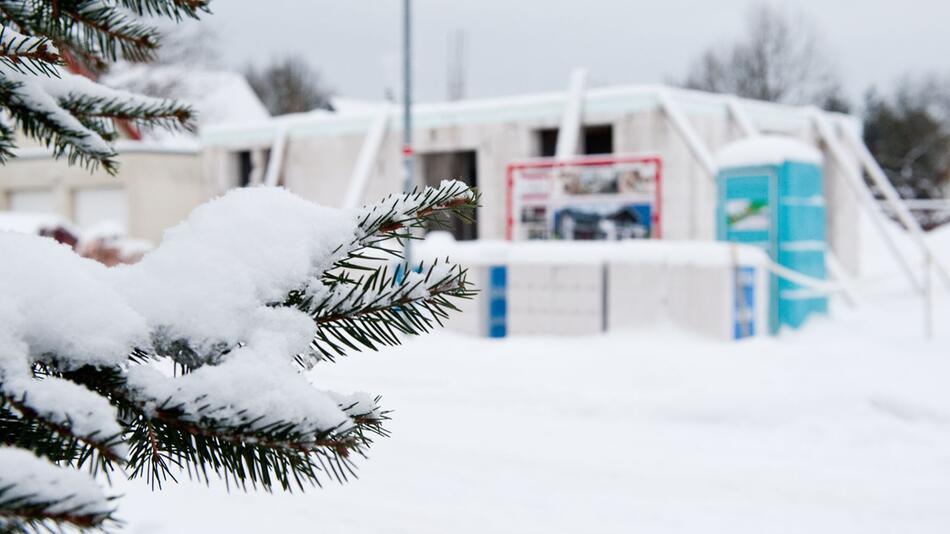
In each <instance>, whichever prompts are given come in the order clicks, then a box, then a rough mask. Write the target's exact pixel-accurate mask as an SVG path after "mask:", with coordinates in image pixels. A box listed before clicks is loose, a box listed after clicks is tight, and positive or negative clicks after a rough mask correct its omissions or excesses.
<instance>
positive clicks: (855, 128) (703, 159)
mask: <svg viewBox="0 0 950 534" xmlns="http://www.w3.org/2000/svg"><path fill="white" fill-rule="evenodd" d="M572 100H573V101H574V102H575V103H577V104H580V105H579V106H575V107H576V108H577V109H578V110H579V114H578V116H577V119H579V120H575V122H574V124H577V128H578V133H579V135H578V142H577V144H576V145H577V146H576V152H577V153H579V154H598V153H613V154H631V153H650V154H655V155H657V156H659V157H660V159H661V160H662V166H663V186H662V187H663V195H662V199H661V203H662V207H661V208H662V209H661V214H662V215H661V218H662V227H663V237H664V238H665V239H677V240H682V239H694V240H697V239H698V240H711V239H714V238H715V224H714V213H715V185H714V183H715V182H714V180H713V179H712V177H711V175H710V173H711V171H710V168H709V167H710V165H714V162H711V161H710V160H712V159H713V158H714V154H715V152H716V151H717V150H718V149H719V148H720V147H722V146H724V145H726V144H728V143H730V142H732V141H734V140H737V139H740V138H742V137H744V136H746V135H748V133H749V130H750V129H754V130H755V131H756V132H757V133H768V134H782V135H787V136H792V137H795V138H798V139H801V140H803V141H805V142H807V143H809V144H811V145H813V146H815V147H817V148H819V149H820V150H823V151H824V150H825V148H826V147H825V145H824V143H819V142H818V134H817V132H816V129H815V127H814V124H813V119H814V116H815V114H816V113H817V114H819V115H821V116H822V117H824V118H825V119H827V120H828V121H829V122H830V123H831V124H833V125H834V128H836V131H839V132H843V131H845V130H850V131H851V132H854V133H860V122H859V121H858V120H857V119H856V118H854V117H850V116H846V115H840V114H830V113H822V112H818V111H816V110H814V109H812V108H803V107H791V106H785V105H778V104H772V103H765V102H758V101H748V100H738V99H735V98H734V97H730V96H725V95H717V94H709V93H702V92H696V91H687V90H681V89H673V88H666V87H657V86H632V87H609V88H598V89H591V90H588V91H586V92H585V93H583V95H582V96H580V97H579V98H574V97H573V94H572V93H571V92H570V91H569V92H560V93H549V94H537V95H526V96H515V97H507V98H492V99H478V100H467V101H459V102H447V103H422V104H417V105H416V106H415V107H414V111H413V121H414V123H413V126H414V131H413V145H414V146H413V148H414V151H415V154H416V158H415V161H416V179H417V182H418V183H419V184H420V185H421V184H429V185H431V184H436V183H438V182H439V181H441V180H443V179H446V178H460V179H462V180H465V181H467V182H468V183H470V184H472V185H475V186H477V187H478V188H479V190H480V191H481V193H482V195H483V196H482V207H481V208H480V209H479V212H478V214H477V225H476V226H475V227H474V228H472V229H471V230H468V231H463V230H458V231H457V232H456V234H457V237H460V238H463V239H467V238H475V237H477V238H485V239H501V238H503V237H504V236H505V225H506V189H507V184H506V170H507V167H508V165H509V164H511V163H512V162H515V161H521V160H525V159H526V158H533V157H540V156H552V155H553V154H554V150H555V145H556V143H557V137H558V131H559V129H561V128H563V127H564V126H562V125H563V124H565V120H566V119H565V117H566V116H567V115H568V114H567V113H566V112H565V110H566V109H571V102H572ZM339 107H340V109H339V111H338V112H337V113H329V112H324V111H319V112H313V113H306V114H297V115H287V116H282V117H275V118H272V119H268V120H263V121H257V122H248V123H245V124H225V125H219V126H215V127H211V128H207V129H205V130H204V132H203V135H202V143H203V153H204V157H205V158H206V169H207V170H208V171H209V172H210V174H209V175H208V176H207V177H206V178H207V179H209V180H213V181H214V182H215V185H216V186H217V187H219V188H221V189H224V188H227V187H237V186H242V185H248V184H253V183H258V182H263V183H266V182H268V181H270V183H280V184H282V185H284V186H286V187H288V188H289V189H291V190H292V191H294V192H296V193H298V194H300V195H302V196H304V197H306V198H309V199H312V200H315V201H317V202H320V203H323V204H327V205H331V206H341V205H345V204H356V203H365V202H369V201H372V200H374V199H378V198H381V197H383V196H385V195H386V194H389V193H391V192H394V191H399V190H401V187H402V174H401V157H402V149H401V131H402V126H401V120H400V117H401V115H400V109H399V108H398V107H397V106H394V105H391V104H382V103H380V104H366V105H348V103H347V102H342V103H341V105H340V106H339ZM677 120H679V122H677ZM567 124H568V125H570V124H571V122H570V120H569V119H568V122H567ZM684 124H685V130H684V128H683V127H684ZM568 127H569V126H568ZM690 137H692V138H693V139H692V141H693V143H690V142H687V139H689V138H690ZM697 145H698V148H697ZM361 153H362V154H363V157H362V160H363V161H361ZM825 160H826V164H825V176H826V184H827V185H826V188H827V191H826V194H827V203H828V204H827V205H828V210H827V211H828V214H829V220H828V228H829V240H830V244H831V248H832V250H833V251H834V253H835V254H836V255H837V257H838V258H839V259H840V260H841V261H842V263H843V264H844V265H845V266H846V267H847V268H848V269H849V270H851V271H852V272H856V271H857V269H858V255H857V249H858V241H859V239H860V236H859V235H858V228H859V226H860V225H858V224H856V221H857V217H858V212H859V203H858V200H857V198H858V197H856V196H855V194H854V191H852V190H851V189H849V186H848V185H846V183H847V182H846V181H845V180H844V178H842V176H841V171H840V169H841V167H840V166H839V165H837V164H836V160H835V159H834V158H833V157H826V158H825ZM846 163H847V164H850V165H857V160H856V159H852V158H851V157H850V156H849V161H848V162H846ZM363 171H367V172H363ZM712 172H714V171H712Z"/></svg>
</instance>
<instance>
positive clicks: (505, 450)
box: [117, 291, 950, 534]
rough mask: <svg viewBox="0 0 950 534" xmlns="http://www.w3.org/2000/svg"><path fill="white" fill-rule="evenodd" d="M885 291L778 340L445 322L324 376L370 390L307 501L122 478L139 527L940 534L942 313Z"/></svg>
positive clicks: (947, 492) (946, 377)
mask: <svg viewBox="0 0 950 534" xmlns="http://www.w3.org/2000/svg"><path fill="white" fill-rule="evenodd" d="M906 293H907V292H906V291H899V292H894V293H890V294H888V293H883V294H878V295H877V296H876V297H874V299H873V301H872V302H869V303H866V305H865V306H863V307H861V308H859V309H857V310H848V309H837V310H835V314H834V317H833V318H831V319H824V320H820V321H817V322H815V323H812V324H811V325H809V327H808V328H806V329H805V330H804V331H803V332H800V333H795V334H790V335H785V336H783V337H782V338H780V339H779V340H764V341H751V342H743V343H738V344H725V343H716V342H710V341H708V340H704V339H700V338H695V337H690V336H688V335H687V334H684V333H682V332H676V331H674V330H672V329H654V330H652V331H643V332H629V333H624V334H612V335H606V336H600V337H591V338H571V339H553V338H522V339H509V340H485V339H472V338H464V337H459V336H455V335H451V334H439V335H435V336H429V337H426V338H421V339H417V340H414V341H413V342H411V343H410V344H408V345H406V346H405V347H402V348H399V349H396V350H390V351H386V352H384V353H378V354H357V355H354V356H351V357H347V358H344V359H342V360H341V361H339V362H338V363H336V364H333V365H328V366H320V367H321V368H319V369H318V370H317V371H316V375H315V376H314V379H315V380H316V381H319V383H320V385H321V387H325V388H332V389H335V390H341V391H347V390H366V391H370V392H374V393H381V394H383V395H384V398H383V401H384V405H385V406H387V407H388V408H390V409H394V410H396V411H395V413H394V414H393V421H392V422H391V424H390V428H391V429H392V431H393V436H392V437H391V438H389V439H383V440H380V441H379V442H378V443H377V444H376V446H375V447H374V448H373V449H371V457H370V458H369V459H368V460H361V461H360V462H359V466H360V470H359V474H360V478H359V479H358V480H353V481H351V482H349V483H347V484H344V485H342V486H341V485H337V484H335V483H330V484H328V485H327V487H326V488H324V489H322V490H320V489H315V490H312V491H310V492H308V493H306V494H294V495H279V494H278V495H266V494H255V493H252V494H242V493H239V492H237V493H231V494H230V495H229V494H227V493H226V492H225V490H224V488H223V485H222V484H217V485H212V487H211V488H207V487H205V486H201V485H197V484H190V483H184V484H182V485H180V486H177V487H175V486H172V487H170V488H168V489H167V490H166V491H164V492H163V493H161V494H159V495H154V496H153V495H150V493H149V490H148V489H146V488H145V487H144V484H143V483H141V482H133V483H128V484H125V483H123V484H122V485H121V486H119V487H118V488H117V489H118V490H119V491H121V492H123V493H124V494H125V497H124V499H123V501H122V503H121V510H120V511H121V516H122V517H123V518H124V519H125V520H126V521H127V525H128V528H127V532H131V533H139V534H146V533H155V534H157V533H167V534H173V533H174V534H180V533H217V532H222V533H223V532H227V533H235V534H238V533H248V534H250V533H255V534H259V533H262V532H268V533H274V534H284V533H303V532H321V533H347V534H358V533H380V532H386V533H413V534H422V533H478V534H486V533H535V532H536V533H545V534H550V533H560V532H564V533H578V532H597V533H613V532H617V533H620V532H624V533H628V532H650V533H679V532H684V533H685V532H689V533H692V532H729V533H745V532H749V533H762V532H769V533H783V532H789V533H791V532H794V533H802V532H810V533H825V532H827V533H835V534H841V533H861V534H868V533H875V532H881V533H883V532H889V533H890V532H913V533H918V534H920V533H946V532H948V531H950V506H948V502H950V387H948V384H950V321H948V319H950V305H948V302H947V301H948V300H950V299H948V298H947V294H946V293H944V294H943V296H942V302H941V304H940V308H939V312H940V315H939V318H940V320H939V323H940V330H941V332H940V337H938V338H937V339H936V340H934V341H931V342H926V341H924V340H923V338H922V335H921V323H920V317H921V310H920V305H919V302H920V301H919V300H912V299H910V297H909V296H907V295H906Z"/></svg>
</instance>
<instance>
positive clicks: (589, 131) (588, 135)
mask: <svg viewBox="0 0 950 534" xmlns="http://www.w3.org/2000/svg"><path fill="white" fill-rule="evenodd" d="M581 152H582V153H584V154H613V153H614V129H613V126H611V125H609V124H606V125H602V126H584V146H583V147H581Z"/></svg>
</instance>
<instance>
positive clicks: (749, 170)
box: [716, 136, 828, 334]
mask: <svg viewBox="0 0 950 534" xmlns="http://www.w3.org/2000/svg"><path fill="white" fill-rule="evenodd" d="M821 165H822V156H821V152H819V151H818V150H817V149H815V148H814V147H812V146H809V145H807V144H805V143H803V142H801V141H798V140H796V139H792V138H787V137H779V136H759V137H753V138H749V139H744V140H742V141H738V142H735V143H733V144H730V145H728V146H726V147H725V148H723V149H722V150H721V151H720V152H719V157H718V173H717V176H716V187H717V202H716V236H717V239H719V240H720V241H734V242H739V243H745V244H749V245H755V246H757V247H760V248H762V249H763V250H765V251H766V252H767V253H768V255H769V257H770V258H771V259H772V261H773V262H775V263H777V264H779V265H782V266H784V267H787V268H788V269H791V270H793V271H796V272H799V273H801V274H804V275H806V276H809V277H811V278H816V279H819V280H825V279H826V272H825V248H826V245H827V240H826V237H825V195H824V180H823V177H822V170H821ZM769 292H770V295H769V296H770V298H769V307H770V308H769V331H770V332H771V333H772V334H775V333H777V332H778V331H779V329H780V328H781V327H782V326H789V327H792V328H798V327H799V326H801V325H802V323H804V322H805V320H806V319H807V318H808V317H809V316H811V315H812V314H816V313H821V314H824V313H827V312H828V297H827V295H826V294H824V293H820V292H817V291H815V290H813V289H810V288H805V287H803V286H801V285H799V284H796V283H794V282H791V281H789V280H786V279H784V278H781V277H778V276H776V275H775V274H772V275H771V277H770V282H769Z"/></svg>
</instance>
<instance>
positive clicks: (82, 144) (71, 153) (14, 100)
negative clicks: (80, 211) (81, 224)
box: [0, 68, 116, 172]
mask: <svg viewBox="0 0 950 534" xmlns="http://www.w3.org/2000/svg"><path fill="white" fill-rule="evenodd" d="M16 76H19V78H17V77H16ZM0 103H2V104H3V105H4V107H6V108H7V110H8V111H9V112H10V115H11V116H12V117H13V120H14V121H15V123H16V125H17V126H19V128H20V129H21V130H22V131H23V132H24V133H25V134H26V135H28V136H29V137H33V138H34V139H37V140H39V141H40V142H41V143H43V144H44V145H45V146H47V147H49V148H51V149H52V150H53V155H54V157H57V158H59V157H63V156H65V157H66V158H67V160H68V161H69V163H70V164H75V163H81V164H83V165H84V166H86V167H88V168H95V167H96V166H97V165H100V164H101V165H102V166H103V168H105V169H106V170H107V171H109V172H115V168H116V167H115V162H114V161H113V160H112V158H113V157H114V156H115V151H114V150H113V149H112V147H111V146H109V144H108V143H107V142H106V141H105V140H104V139H103V138H102V137H101V136H100V135H98V134H97V133H96V132H94V131H92V130H90V129H88V128H87V127H85V126H84V125H83V124H82V122H80V121H79V120H78V119H77V118H76V117H73V116H72V115H69V114H68V113H66V112H65V111H64V110H63V109H62V108H61V107H60V106H59V104H58V103H57V102H56V100H55V99H54V98H53V97H51V96H50V95H49V94H47V93H46V92H45V91H43V90H42V88H40V87H38V86H37V85H36V84H35V83H34V81H33V80H29V79H26V78H24V77H22V76H20V75H18V73H15V72H6V73H4V72H3V70H2V68H0Z"/></svg>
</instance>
